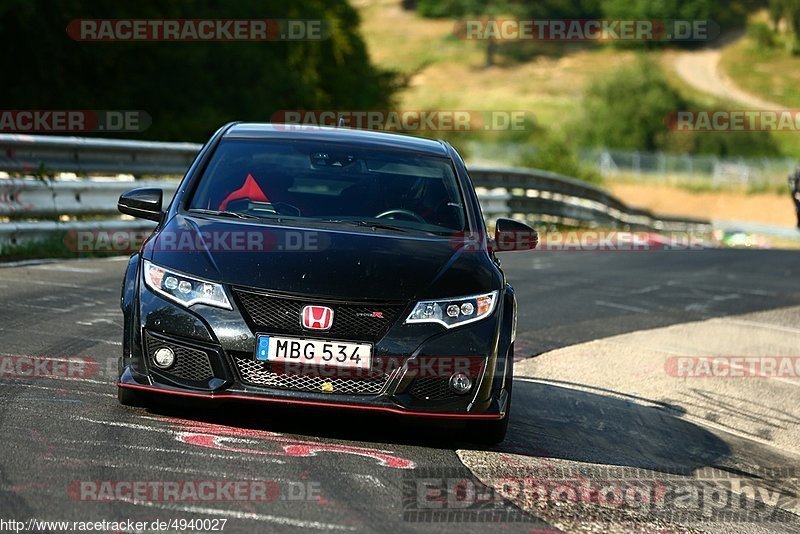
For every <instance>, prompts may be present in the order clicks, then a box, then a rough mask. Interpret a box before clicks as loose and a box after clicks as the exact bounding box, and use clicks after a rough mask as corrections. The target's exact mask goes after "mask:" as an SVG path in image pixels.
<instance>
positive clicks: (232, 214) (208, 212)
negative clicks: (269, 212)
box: [187, 208, 263, 219]
mask: <svg viewBox="0 0 800 534" xmlns="http://www.w3.org/2000/svg"><path fill="white" fill-rule="evenodd" d="M187 211H188V212H189V213H202V214H203V215H218V216H220V217H236V218H237V219H262V218H263V217H258V216H256V215H250V214H249V213H238V212H235V211H222V210H207V209H203V208H193V209H190V210H187Z"/></svg>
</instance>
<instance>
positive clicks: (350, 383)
mask: <svg viewBox="0 0 800 534" xmlns="http://www.w3.org/2000/svg"><path fill="white" fill-rule="evenodd" d="M235 360H236V368H237V369H238V370H239V374H240V375H241V377H242V381H243V382H245V383H246V384H251V385H254V386H261V387H268V388H276V389H288V390H292V391H310V392H316V393H332V394H339V395H376V394H378V393H380V392H381V391H382V390H383V387H384V385H386V382H388V381H389V378H390V375H381V374H378V375H372V376H368V377H364V378H343V377H328V376H315V375H311V374H298V373H283V372H280V371H279V370H278V369H273V368H272V367H271V366H270V364H268V363H264V362H259V361H256V360H254V359H253V358H252V356H246V355H241V356H239V355H237V356H235Z"/></svg>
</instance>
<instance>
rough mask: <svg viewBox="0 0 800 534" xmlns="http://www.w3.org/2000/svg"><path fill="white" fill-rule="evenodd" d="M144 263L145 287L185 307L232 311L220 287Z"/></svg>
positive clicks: (213, 283)
mask: <svg viewBox="0 0 800 534" xmlns="http://www.w3.org/2000/svg"><path fill="white" fill-rule="evenodd" d="M143 261H144V264H143V265H144V281H145V283H146V284H147V287H149V288H150V289H152V290H153V291H155V292H156V293H158V294H159V295H163V296H164V297H166V298H168V299H170V300H174V301H175V302H177V303H179V304H183V305H184V306H186V307H189V306H192V305H194V304H208V305H209V306H216V307H217V308H225V309H226V310H232V309H233V308H232V307H231V303H230V301H229V300H228V296H227V295H226V294H225V290H224V289H222V285H220V284H217V283H215V282H206V281H205V280H200V279H198V278H192V277H191V276H186V275H185V274H180V273H176V272H173V271H170V270H168V269H165V268H163V267H159V266H158V265H155V264H154V263H151V262H149V261H147V260H143Z"/></svg>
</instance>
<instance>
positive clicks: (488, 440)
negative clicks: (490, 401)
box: [470, 345, 514, 445]
mask: <svg viewBox="0 0 800 534" xmlns="http://www.w3.org/2000/svg"><path fill="white" fill-rule="evenodd" d="M509 352H511V355H510V356H509V364H510V369H509V372H508V373H506V384H505V389H506V391H508V404H507V405H506V414H505V416H504V417H503V418H502V419H497V420H495V421H485V422H484V421H482V422H480V423H475V424H474V425H473V427H472V428H471V429H470V432H471V433H472V436H470V438H471V441H475V442H477V443H481V444H483V445H497V444H499V443H502V442H503V440H504V439H506V433H507V432H508V421H509V419H511V399H512V395H511V390H512V389H513V387H514V346H513V345H512V346H511V349H510V351H509Z"/></svg>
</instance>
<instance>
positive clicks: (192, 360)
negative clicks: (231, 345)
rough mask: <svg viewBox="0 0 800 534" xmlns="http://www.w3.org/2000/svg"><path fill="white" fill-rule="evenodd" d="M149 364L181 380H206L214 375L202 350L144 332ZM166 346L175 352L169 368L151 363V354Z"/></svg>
mask: <svg viewBox="0 0 800 534" xmlns="http://www.w3.org/2000/svg"><path fill="white" fill-rule="evenodd" d="M145 334H146V335H145V339H146V342H147V354H148V357H149V364H150V366H151V367H152V368H153V369H156V370H158V371H159V372H161V373H165V374H168V375H172V376H174V377H176V378H179V379H182V380H189V381H192V382H208V381H209V380H211V379H212V378H213V377H214V372H213V371H212V369H211V362H210V361H209V359H208V353H206V352H205V351H203V350H198V349H191V348H189V347H184V346H183V345H179V344H177V343H170V342H168V341H166V340H163V339H161V338H158V337H155V336H153V335H151V334H150V333H149V332H146V333H145ZM163 347H167V348H169V349H172V351H173V352H174V353H175V363H174V364H172V367H170V368H169V369H161V368H160V367H157V366H156V365H155V363H153V355H155V353H156V351H157V350H158V349H160V348H163Z"/></svg>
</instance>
